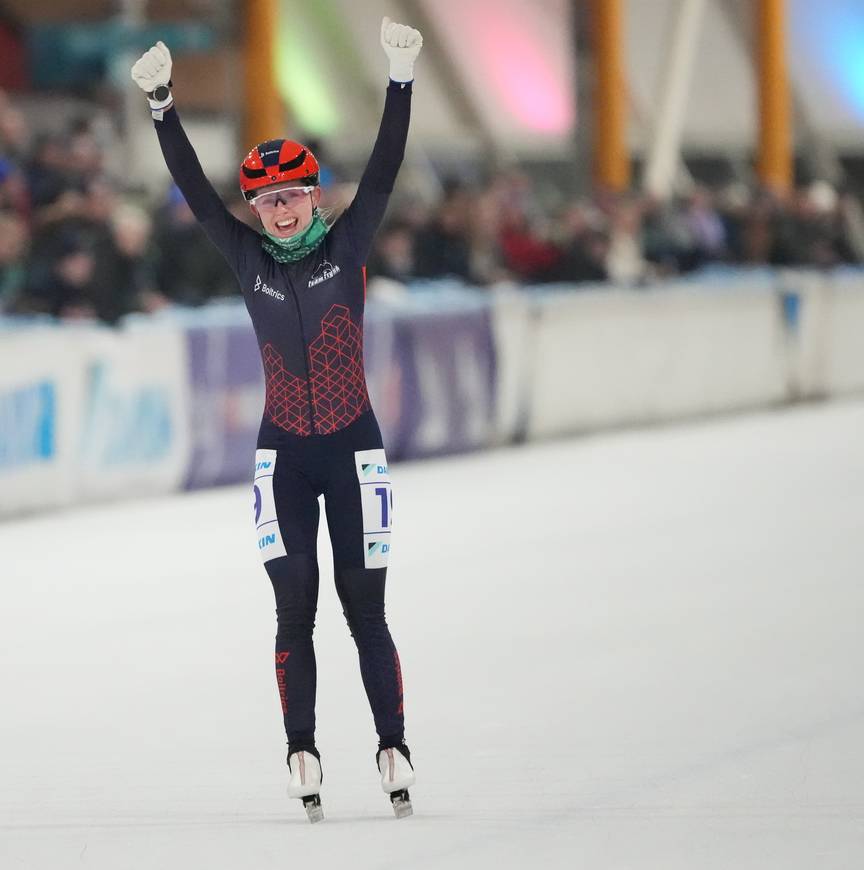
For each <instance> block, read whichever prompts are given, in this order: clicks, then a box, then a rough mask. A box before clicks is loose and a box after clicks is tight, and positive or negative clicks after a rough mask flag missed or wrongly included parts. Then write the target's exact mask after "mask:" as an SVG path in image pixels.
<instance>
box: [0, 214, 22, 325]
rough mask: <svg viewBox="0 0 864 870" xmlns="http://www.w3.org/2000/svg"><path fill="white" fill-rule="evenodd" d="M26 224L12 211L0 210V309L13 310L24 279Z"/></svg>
mask: <svg viewBox="0 0 864 870" xmlns="http://www.w3.org/2000/svg"><path fill="white" fill-rule="evenodd" d="M28 240H29V234H28V231H27V224H26V223H25V222H24V221H23V219H22V218H21V217H19V216H18V215H17V214H15V213H14V212H0V311H4V312H5V311H11V310H14V308H15V307H16V305H17V304H18V300H19V298H20V295H21V292H22V290H23V288H24V283H25V280H26V274H27V273H26V254H27V244H28Z"/></svg>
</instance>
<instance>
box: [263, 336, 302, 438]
mask: <svg viewBox="0 0 864 870" xmlns="http://www.w3.org/2000/svg"><path fill="white" fill-rule="evenodd" d="M263 359H264V374H265V376H266V379H267V400H266V402H265V405H264V408H265V410H266V413H267V416H268V417H270V419H271V420H272V421H273V423H275V424H276V425H277V426H279V427H280V428H282V429H285V430H287V431H288V432H293V433H294V434H295V435H311V434H312V425H311V421H310V419H309V395H308V392H307V390H306V379H305V378H298V377H297V376H296V375H292V374H291V372H289V371H287V370H286V368H285V364H284V362H283V360H282V356H281V354H279V353H278V352H277V351H276V349H275V348H274V347H273V345H272V344H265V345H264V349H263Z"/></svg>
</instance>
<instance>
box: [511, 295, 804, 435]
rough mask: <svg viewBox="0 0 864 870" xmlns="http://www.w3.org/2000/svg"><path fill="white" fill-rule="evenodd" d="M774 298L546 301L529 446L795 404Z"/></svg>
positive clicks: (604, 297) (598, 297)
mask: <svg viewBox="0 0 864 870" xmlns="http://www.w3.org/2000/svg"><path fill="white" fill-rule="evenodd" d="M785 329H786V327H785V325H784V321H783V316H782V309H781V305H780V302H779V300H778V296H777V294H776V293H774V292H771V291H770V290H768V289H761V288H746V287H742V288H736V289H724V290H723V292H708V293H706V292H698V290H697V289H696V288H695V287H693V286H688V285H685V284H677V285H675V286H671V287H668V288H665V289H658V290H653V289H652V290H649V291H637V290H633V291H624V290H606V291H596V292H585V293H579V294H573V293H567V294H558V295H555V296H549V297H547V298H544V299H543V300H542V305H541V314H540V323H539V328H538V330H537V343H536V362H535V366H534V371H533V375H532V378H531V381H532V388H531V395H530V401H529V404H530V408H531V410H530V414H529V426H528V436H529V437H530V438H536V437H545V436H549V435H561V434H566V433H570V432H580V431H585V430H590V429H597V428H602V427H607V426H616V425H625V424H626V425H629V424H635V423H655V422H658V421H662V420H671V419H676V418H680V417H685V416H693V415H698V414H709V413H716V412H719V411H731V410H736V409H743V408H749V407H756V406H759V405H770V404H775V403H778V402H781V401H784V400H785V399H786V398H787V374H786V371H785V355H784V349H783V348H784V341H785Z"/></svg>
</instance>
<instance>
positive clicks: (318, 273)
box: [309, 260, 342, 287]
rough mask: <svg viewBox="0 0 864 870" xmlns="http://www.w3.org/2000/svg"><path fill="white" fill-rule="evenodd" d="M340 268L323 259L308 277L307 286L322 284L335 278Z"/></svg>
mask: <svg viewBox="0 0 864 870" xmlns="http://www.w3.org/2000/svg"><path fill="white" fill-rule="evenodd" d="M341 271H342V270H341V269H340V268H339V267H338V266H334V265H333V264H332V263H330V262H328V261H327V260H325V261H324V262H323V263H322V264H321V265H320V266H319V267H318V268H317V269H316V270H315V271H314V272H313V273H312V277H311V278H310V279H309V286H310V287H315V286H317V285H318V284H323V283H324V282H325V281H329V280H330V279H331V278H335V277H336V276H337V275H338V274H339V273H340V272H341Z"/></svg>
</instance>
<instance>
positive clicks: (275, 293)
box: [252, 275, 285, 302]
mask: <svg viewBox="0 0 864 870" xmlns="http://www.w3.org/2000/svg"><path fill="white" fill-rule="evenodd" d="M259 290H260V291H261V292H262V293H266V294H267V295H268V296H272V297H273V298H274V299H278V300H279V301H280V302H284V301H285V294H284V293H280V292H279V291H278V290H274V289H273V288H272V287H268V286H267V285H266V284H265V283H264V282H263V281H262V280H261V276H260V275H256V276H255V286H254V287H253V288H252V292H253V293H257V292H258V291H259Z"/></svg>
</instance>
